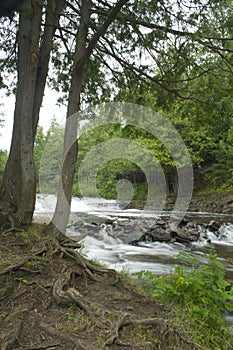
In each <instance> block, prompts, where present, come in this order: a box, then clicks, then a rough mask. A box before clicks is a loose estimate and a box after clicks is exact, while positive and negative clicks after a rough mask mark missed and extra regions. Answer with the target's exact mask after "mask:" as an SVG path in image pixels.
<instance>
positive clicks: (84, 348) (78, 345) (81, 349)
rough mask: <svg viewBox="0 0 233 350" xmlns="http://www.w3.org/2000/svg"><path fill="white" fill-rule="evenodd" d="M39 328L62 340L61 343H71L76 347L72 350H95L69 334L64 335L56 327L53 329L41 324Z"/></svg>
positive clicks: (43, 323)
mask: <svg viewBox="0 0 233 350" xmlns="http://www.w3.org/2000/svg"><path fill="white" fill-rule="evenodd" d="M39 326H40V327H41V328H42V329H43V330H44V331H45V332H46V333H49V334H51V335H52V336H56V337H57V338H58V339H60V341H63V342H66V343H67V342H69V343H71V344H73V345H75V347H74V348H71V349H75V350H76V349H77V350H94V349H93V348H92V347H90V346H89V345H86V344H84V343H83V342H82V341H81V340H79V339H77V338H75V337H74V336H72V335H69V334H62V333H61V331H60V330H59V329H56V328H54V327H51V326H50V325H48V324H47V323H45V322H40V324H39Z"/></svg>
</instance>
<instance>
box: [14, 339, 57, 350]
mask: <svg viewBox="0 0 233 350" xmlns="http://www.w3.org/2000/svg"><path fill="white" fill-rule="evenodd" d="M60 345H61V342H60V341H57V342H54V341H52V342H51V341H50V342H45V343H42V344H40V345H32V346H24V347H23V348H14V350H43V349H54V348H56V347H57V346H60Z"/></svg>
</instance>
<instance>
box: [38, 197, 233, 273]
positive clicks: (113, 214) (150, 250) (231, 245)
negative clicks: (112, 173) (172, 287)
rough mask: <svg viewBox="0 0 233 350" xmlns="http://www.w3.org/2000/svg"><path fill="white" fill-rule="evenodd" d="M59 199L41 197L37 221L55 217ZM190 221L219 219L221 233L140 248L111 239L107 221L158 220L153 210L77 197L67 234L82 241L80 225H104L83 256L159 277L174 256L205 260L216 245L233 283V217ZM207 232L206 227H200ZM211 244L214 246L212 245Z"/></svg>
mask: <svg viewBox="0 0 233 350" xmlns="http://www.w3.org/2000/svg"><path fill="white" fill-rule="evenodd" d="M55 204H56V197H55V196H54V195H38V196H37V201H36V209H35V220H37V221H38V220H40V221H44V222H46V221H48V220H50V219H51V218H52V214H53V212H54V209H55ZM168 214H169V213H168V212H162V213H161V214H160V216H164V217H166V216H167V215H168ZM187 217H188V219H189V220H192V221H196V222H198V223H202V222H208V221H211V220H213V219H214V220H216V221H218V222H221V227H220V229H219V231H218V234H215V233H213V232H211V231H210V230H208V229H205V232H204V231H203V232H201V233H200V239H199V240H198V241H197V242H193V243H192V244H189V245H187V244H181V243H177V242H175V243H164V242H162V243H161V242H149V241H148V242H141V243H140V244H138V245H129V244H125V243H124V242H122V241H121V240H119V239H115V238H114V237H112V236H109V235H108V234H107V232H106V228H105V223H106V221H109V220H111V221H114V220H118V221H119V222H120V223H121V225H124V222H125V223H127V222H128V220H129V219H130V220H141V221H143V220H150V219H152V220H153V219H157V218H158V213H156V212H154V211H149V210H138V209H123V210H122V209H120V206H119V203H117V202H116V201H115V200H103V199H99V198H92V199H86V200H84V199H80V198H73V200H72V205H71V216H70V224H69V226H68V230H67V234H68V235H70V236H72V237H73V238H75V237H77V238H79V236H80V233H79V230H78V227H79V226H78V225H73V224H74V223H77V222H87V223H93V222H94V223H97V224H102V229H101V230H98V235H96V234H95V235H93V234H89V235H86V237H85V238H84V239H83V240H82V242H83V245H84V248H83V253H85V254H86V255H87V257H88V258H90V259H94V260H98V261H99V262H101V263H104V264H105V265H107V266H108V267H111V268H114V269H116V270H125V271H128V272H129V273H132V272H136V271H140V270H145V269H147V270H151V271H153V272H155V273H158V274H164V273H168V272H169V271H170V270H171V268H172V266H173V265H174V264H176V263H177V259H175V258H174V255H176V254H178V253H181V252H186V253H189V254H191V255H198V256H199V257H200V258H202V257H203V259H204V253H205V252H206V250H207V248H208V247H210V246H214V247H215V249H216V251H217V253H218V255H219V257H220V259H222V260H223V261H224V262H225V263H226V265H227V277H228V278H230V279H232V280H233V216H229V215H224V214H212V213H201V212H193V213H188V215H187ZM198 229H199V230H201V231H202V230H203V228H202V227H198ZM210 241H211V243H210Z"/></svg>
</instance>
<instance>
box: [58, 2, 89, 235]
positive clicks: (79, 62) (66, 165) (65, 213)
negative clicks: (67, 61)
mask: <svg viewBox="0 0 233 350" xmlns="http://www.w3.org/2000/svg"><path fill="white" fill-rule="evenodd" d="M90 11H91V1H90V0H83V1H82V8H81V19H80V25H79V30H78V33H77V38H76V48H75V56H74V64H73V71H72V76H71V86H70V91H69V100H68V108H67V117H66V127H65V135H64V150H63V162H62V174H61V182H60V186H59V190H58V198H57V204H56V209H55V213H54V216H53V219H52V224H53V225H54V226H55V228H56V231H57V230H58V232H62V233H65V231H66V227H67V224H68V220H69V215H70V203H71V198H72V188H73V182H74V171H75V164H76V160H77V152H78V143H77V127H78V116H77V112H78V110H79V105H80V95H81V91H82V78H83V72H84V68H85V64H86V61H84V60H83V57H84V55H85V50H86V44H87V35H88V28H89V21H90Z"/></svg>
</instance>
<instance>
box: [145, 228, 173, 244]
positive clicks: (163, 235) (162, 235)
mask: <svg viewBox="0 0 233 350" xmlns="http://www.w3.org/2000/svg"><path fill="white" fill-rule="evenodd" d="M149 236H150V237H151V239H152V241H158V242H170V241H171V239H172V237H171V234H170V232H168V231H167V230H165V229H164V228H162V227H159V226H158V227H156V228H155V229H153V230H151V231H150V233H149Z"/></svg>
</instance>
